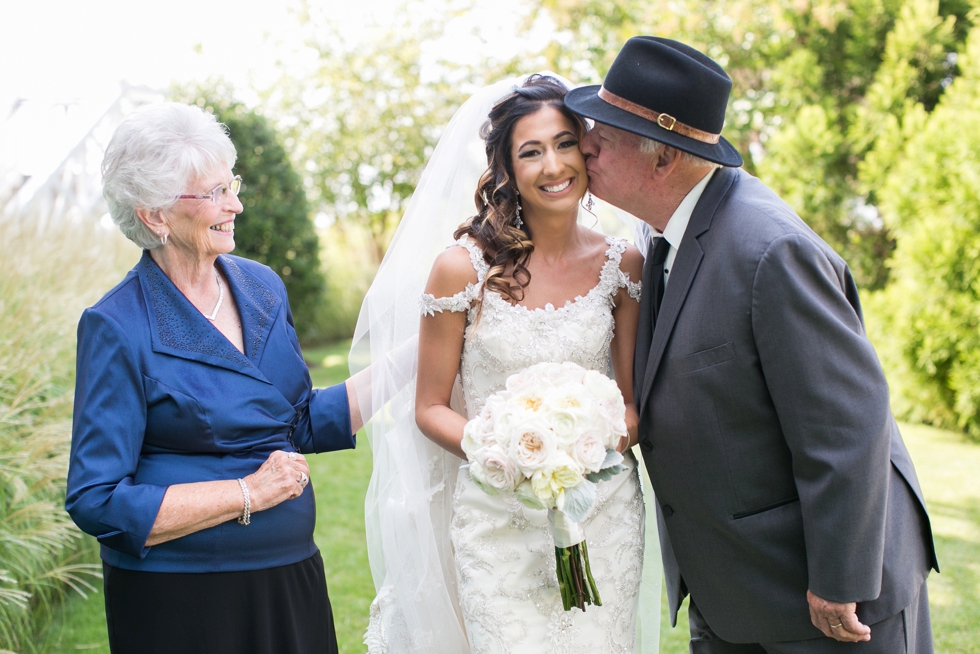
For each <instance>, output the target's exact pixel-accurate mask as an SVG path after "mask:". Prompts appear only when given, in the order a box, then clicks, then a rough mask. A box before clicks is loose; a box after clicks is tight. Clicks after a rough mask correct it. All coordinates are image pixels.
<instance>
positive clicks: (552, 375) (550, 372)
mask: <svg viewBox="0 0 980 654" xmlns="http://www.w3.org/2000/svg"><path fill="white" fill-rule="evenodd" d="M584 375H585V368H583V367H582V366H580V365H578V364H577V363H572V362H571V361H566V362H565V363H559V364H553V365H552V366H551V367H550V368H548V369H547V370H546V371H545V378H546V379H547V380H548V381H549V382H551V383H552V384H553V385H555V386H566V385H568V384H572V385H575V386H578V385H581V383H582V377H583V376H584Z"/></svg>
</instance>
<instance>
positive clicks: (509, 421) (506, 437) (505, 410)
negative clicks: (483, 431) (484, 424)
mask: <svg viewBox="0 0 980 654" xmlns="http://www.w3.org/2000/svg"><path fill="white" fill-rule="evenodd" d="M520 421H521V415H520V412H519V411H517V410H515V409H514V408H512V407H510V406H506V407H501V408H500V409H498V410H497V411H495V412H494V422H493V425H492V429H493V437H492V438H491V439H488V440H490V441H491V442H493V443H496V444H497V445H500V446H501V447H503V448H505V449H506V448H509V447H510V443H511V441H512V440H513V438H514V431H515V430H516V429H517V426H518V425H519V424H520Z"/></svg>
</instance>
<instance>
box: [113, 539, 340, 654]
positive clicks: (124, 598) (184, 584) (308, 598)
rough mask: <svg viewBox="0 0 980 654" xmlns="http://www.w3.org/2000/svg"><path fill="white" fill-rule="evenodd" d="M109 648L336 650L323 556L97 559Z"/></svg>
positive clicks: (129, 652)
mask: <svg viewBox="0 0 980 654" xmlns="http://www.w3.org/2000/svg"><path fill="white" fill-rule="evenodd" d="M102 568H103V571H104V574H105V580H104V583H105V613H106V622H107V623H108V627H109V649H110V650H111V651H112V654H175V653H177V652H180V653H181V654H195V653H197V652H200V653H201V654H224V653H227V654H336V652H337V636H336V634H335V633H334V625H333V612H332V611H331V609H330V600H329V598H328V597H327V581H326V578H325V577H324V574H323V559H321V558H320V553H319V552H317V553H316V554H314V555H313V556H311V557H310V558H308V559H306V560H305V561H300V562H299V563H294V564H292V565H285V566H281V567H278V568H268V569H266V570H247V571H243V572H207V573H166V572H136V571H133V570H124V569H122V568H115V567H112V566H110V565H108V564H106V563H103V564H102Z"/></svg>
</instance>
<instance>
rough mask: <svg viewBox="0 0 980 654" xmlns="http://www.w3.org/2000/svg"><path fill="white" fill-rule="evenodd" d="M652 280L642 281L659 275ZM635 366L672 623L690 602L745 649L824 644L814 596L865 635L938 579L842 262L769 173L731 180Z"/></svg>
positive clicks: (694, 227)
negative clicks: (852, 611)
mask: <svg viewBox="0 0 980 654" xmlns="http://www.w3.org/2000/svg"><path fill="white" fill-rule="evenodd" d="M651 275H652V272H651V271H650V270H649V269H648V270H646V271H645V272H644V281H645V282H646V288H647V289H649V288H650V284H649V282H648V281H647V280H650V279H652V277H651ZM652 295H653V293H650V292H645V293H644V294H643V306H642V310H641V317H640V325H639V332H638V336H637V347H636V359H635V370H634V378H635V384H636V388H635V397H636V402H637V408H638V410H639V413H640V446H641V448H642V450H643V453H644V459H645V462H646V466H647V469H648V470H649V472H650V477H651V479H652V480H653V486H654V490H655V491H656V495H657V503H658V507H657V518H658V521H659V523H660V538H661V548H662V551H663V558H664V567H665V571H666V581H667V592H668V596H669V601H670V610H671V622H672V623H673V624H676V615H677V608H678V606H679V605H680V603H681V601H682V600H683V599H684V597H685V595H686V594H687V592H688V591H690V593H691V594H692V596H693V597H694V599H695V601H696V602H697V605H698V608H699V609H700V611H701V613H702V614H703V615H704V617H705V619H707V621H708V623H709V624H710V625H711V627H712V629H713V630H714V631H715V632H716V633H717V634H718V635H719V636H721V637H722V638H724V639H725V640H729V641H731V642H774V641H785V640H804V639H807V638H816V637H822V634H821V633H820V632H819V631H818V630H817V629H816V628H815V627H814V626H813V625H812V624H811V622H810V617H809V612H808V607H807V601H806V591H807V589H808V588H809V589H810V590H812V591H813V592H814V593H815V594H817V595H818V596H820V597H823V598H824V599H827V600H832V601H838V602H851V601H855V602H858V603H859V607H858V615H859V617H861V619H862V620H863V621H864V622H865V624H874V623H875V622H877V621H879V620H881V619H884V618H886V617H889V616H891V615H894V614H895V613H898V612H899V611H901V610H902V609H903V608H904V607H905V606H907V605H908V604H909V602H910V601H911V599H912V597H913V596H914V594H915V593H916V592H917V591H918V589H919V587H920V586H921V584H922V582H923V580H924V579H925V577H926V575H927V574H928V571H929V568H936V569H937V570H938V565H937V563H936V557H935V550H934V547H933V543H932V534H931V530H930V527H929V521H928V517H927V515H926V512H925V506H924V503H923V501H922V494H921V491H920V490H919V483H918V480H917V479H916V475H915V469H914V468H913V466H912V461H911V459H910V458H909V455H908V452H907V451H906V449H905V445H904V443H903V442H902V438H901V435H900V434H899V432H898V427H897V425H896V424H895V420H894V419H893V417H892V414H891V411H890V409H889V405H888V387H887V385H886V383H885V378H884V375H883V373H882V370H881V366H880V364H879V362H878V359H877V357H876V355H875V352H874V349H873V348H872V346H871V343H870V342H869V341H868V339H867V337H866V336H865V333H864V325H863V322H862V316H861V308H860V304H859V302H858V294H857V288H856V287H855V285H854V282H853V280H852V278H851V275H850V272H849V271H848V269H847V265H846V264H845V263H844V261H843V260H842V259H841V258H840V257H839V256H838V255H837V254H836V253H835V252H834V251H833V250H832V249H831V248H830V247H829V246H828V245H827V244H826V243H824V242H823V241H822V240H821V239H820V238H819V237H818V236H817V235H816V234H815V233H814V232H813V231H812V230H810V228H809V227H807V226H806V224H805V223H804V222H803V221H802V220H800V218H799V217H798V216H797V215H796V214H795V213H794V212H793V210H792V209H790V208H789V206H787V205H786V204H785V203H784V202H783V201H782V200H780V199H779V197H777V196H776V195H775V194H774V193H773V192H772V191H771V190H770V189H768V188H767V187H766V186H765V185H764V184H762V183H761V182H760V181H759V180H758V179H756V178H754V177H752V176H751V175H749V174H747V173H745V172H744V171H741V170H738V169H730V168H729V169H726V168H723V169H721V170H718V171H717V172H716V173H715V175H714V177H713V178H712V180H711V181H710V183H709V184H708V186H707V187H706V188H705V191H704V193H703V194H702V196H701V199H700V201H699V202H698V205H697V207H696V208H695V210H694V213H693V215H692V216H691V221H690V223H689V224H688V227H687V232H686V233H685V235H684V240H683V243H682V244H681V247H680V249H679V250H678V252H677V257H676V259H675V261H674V262H673V269H672V270H671V272H670V281H669V283H668V286H667V290H666V293H665V295H664V299H663V303H662V305H661V308H660V314H659V319H658V320H657V324H656V328H655V329H652V325H651V322H652V321H651V318H650V301H651V298H652Z"/></svg>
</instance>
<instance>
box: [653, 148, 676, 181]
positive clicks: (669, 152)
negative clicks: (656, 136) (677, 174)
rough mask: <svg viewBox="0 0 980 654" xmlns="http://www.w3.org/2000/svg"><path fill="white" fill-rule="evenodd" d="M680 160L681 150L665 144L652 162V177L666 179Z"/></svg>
mask: <svg viewBox="0 0 980 654" xmlns="http://www.w3.org/2000/svg"><path fill="white" fill-rule="evenodd" d="M680 160H681V151H680V150H678V149H677V148H675V147H671V146H669V145H665V146H664V147H663V148H662V149H661V150H660V154H659V155H658V156H657V160H656V161H655V162H654V163H653V177H654V179H657V180H663V179H666V178H667V177H668V176H670V174H671V173H672V172H673V171H674V169H675V168H676V167H677V164H678V163H680Z"/></svg>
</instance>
